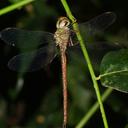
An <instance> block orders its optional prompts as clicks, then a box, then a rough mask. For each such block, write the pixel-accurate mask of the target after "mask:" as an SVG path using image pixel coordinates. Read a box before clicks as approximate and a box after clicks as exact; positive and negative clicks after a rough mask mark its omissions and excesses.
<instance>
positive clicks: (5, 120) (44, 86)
mask: <svg viewBox="0 0 128 128" xmlns="http://www.w3.org/2000/svg"><path fill="white" fill-rule="evenodd" d="M14 2H15V1H14V0H10V1H9V0H8V1H7V0H6V1H5V0H1V1H0V8H1V9H2V8H4V7H6V6H8V5H10V4H11V3H12V4H13V3H14ZM67 2H68V3H69V5H70V8H71V10H72V12H73V14H74V16H75V17H76V19H77V21H78V22H85V21H87V20H89V19H91V18H93V17H95V16H97V15H99V14H101V13H103V12H106V11H112V12H115V14H116V15H117V19H116V21H115V23H114V24H113V25H112V26H110V28H109V29H107V30H106V33H108V34H109V35H110V37H111V41H112V42H113V44H114V42H115V40H116V41H117V42H118V45H119V47H120V46H123V47H126V48H127V46H128V42H127V35H128V7H127V6H128V1H127V0H122V1H121V0H102V1H101V0H86V1H85V0H79V1H78V0H73V1H71V0H67ZM60 16H66V14H65V11H64V8H63V6H62V4H61V2H60V1H59V0H54V1H52V0H51V1H50V0H36V1H35V2H33V3H31V4H28V5H26V6H25V7H23V8H21V9H17V10H14V11H12V12H9V13H7V14H5V15H2V16H0V30H2V29H4V28H7V27H18V28H24V29H29V30H44V31H48V32H52V33H54V32H55V30H56V26H55V25H56V21H57V19H58V17H60ZM97 47H98V48H100V46H97ZM97 47H94V48H92V49H88V51H89V54H90V56H91V57H92V58H91V59H92V62H93V66H94V69H95V71H96V73H97V74H99V65H100V61H101V59H102V57H103V56H104V54H105V53H106V52H108V51H110V50H112V49H114V48H115V47H114V46H113V47H110V46H108V45H105V44H103V45H102V48H103V49H100V50H99V49H98V51H97V49H96V48H97ZM104 49H105V50H104ZM17 53H18V52H17V50H16V48H13V47H11V46H7V45H6V44H5V43H4V42H3V41H2V40H0V127H1V128H11V127H14V126H21V127H31V128H40V127H42V128H58V127H61V124H62V120H63V117H62V115H63V113H62V112H63V109H62V108H63V107H62V98H63V97H62V82H61V63H60V57H59V56H58V57H56V58H55V59H54V60H53V62H52V63H51V64H49V65H48V66H46V67H45V68H43V69H41V70H39V71H36V72H31V73H25V74H20V73H18V72H14V71H11V70H9V69H8V67H7V62H8V60H9V59H10V58H11V57H13V56H14V55H16V54H17ZM67 54H68V86H69V128H74V127H75V126H76V124H77V123H78V122H79V121H80V120H81V118H82V117H83V116H84V115H85V114H86V112H87V111H88V110H89V108H90V107H91V106H92V105H93V103H95V102H96V96H95V92H94V88H93V85H92V82H91V78H90V75H89V72H88V69H87V66H86V63H85V61H84V60H83V56H82V54H81V52H80V49H79V48H78V47H76V49H75V48H72V51H70V50H69V52H68V53H67ZM22 75H23V76H22ZM19 76H22V78H21V80H22V81H23V84H22V83H21V86H20V84H19V83H17V79H18V78H19ZM99 84H100V83H99ZM100 89H101V92H103V91H104V90H105V89H106V88H104V87H102V86H100ZM127 101H128V95H127V94H125V93H122V92H118V91H113V92H112V94H111V95H110V96H109V97H108V99H107V100H106V102H105V103H104V107H105V110H106V115H107V118H108V122H109V126H110V128H127V127H128V104H127ZM85 127H87V128H102V127H103V122H102V118H101V113H100V111H99V110H98V111H97V112H96V113H95V114H94V115H93V116H92V118H91V119H90V120H89V121H88V123H87V124H86V126H85Z"/></svg>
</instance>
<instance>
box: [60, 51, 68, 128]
mask: <svg viewBox="0 0 128 128" xmlns="http://www.w3.org/2000/svg"><path fill="white" fill-rule="evenodd" d="M61 64H62V81H63V111H64V113H63V114H64V119H63V128H66V127H67V118H68V112H67V111H68V93H67V71H66V70H67V66H66V64H67V63H66V54H65V51H62V52H61Z"/></svg>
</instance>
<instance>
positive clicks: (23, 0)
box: [0, 0, 34, 16]
mask: <svg viewBox="0 0 128 128" xmlns="http://www.w3.org/2000/svg"><path fill="white" fill-rule="evenodd" d="M33 1H34V0H21V2H17V3H15V4H13V5H10V6H8V7H5V8H3V9H1V10H0V16H1V15H4V14H6V13H8V12H10V11H13V10H15V9H17V8H20V7H22V6H24V5H26V4H28V3H30V2H33Z"/></svg>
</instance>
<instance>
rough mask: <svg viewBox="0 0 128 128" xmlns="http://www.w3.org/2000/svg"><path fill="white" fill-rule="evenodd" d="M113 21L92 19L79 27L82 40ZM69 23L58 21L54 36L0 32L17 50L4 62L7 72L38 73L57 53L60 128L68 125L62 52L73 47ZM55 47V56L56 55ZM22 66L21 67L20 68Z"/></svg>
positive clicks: (12, 30)
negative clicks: (61, 106) (59, 86)
mask: <svg viewBox="0 0 128 128" xmlns="http://www.w3.org/2000/svg"><path fill="white" fill-rule="evenodd" d="M115 19H116V15H115V14H114V13H113V12H105V13H103V14H101V15H99V16H97V17H94V18H93V19H91V20H89V21H87V22H84V23H81V24H79V29H80V32H81V34H82V36H83V38H84V40H86V42H87V41H88V38H89V37H90V36H93V35H95V34H96V33H97V32H103V31H104V30H105V29H106V28H108V27H109V26H110V25H111V24H112V23H113V22H114V21H115ZM71 26H72V23H71V22H70V20H69V19H68V18H67V17H60V18H59V19H58V21H57V23H56V28H57V29H56V32H55V33H54V34H53V33H50V32H46V31H29V30H23V29H19V28H6V29H4V30H2V31H1V32H0V38H1V39H2V40H3V41H4V42H5V43H6V44H8V45H11V46H13V47H17V48H19V49H20V50H21V53H20V54H18V55H16V56H14V57H12V58H11V59H10V60H9V62H8V67H9V69H11V70H13V71H19V72H31V71H36V70H39V69H41V68H42V67H44V66H46V65H47V64H49V63H51V62H52V60H53V59H54V58H55V57H56V56H57V55H58V53H60V56H61V67H62V83H63V128H66V127H67V122H68V105H67V104H68V93H67V68H66V67H67V62H66V51H67V49H68V48H69V47H72V46H74V40H73V36H74V34H73V33H75V32H74V31H73V30H72V28H71ZM58 47H59V52H58ZM22 65H25V66H22Z"/></svg>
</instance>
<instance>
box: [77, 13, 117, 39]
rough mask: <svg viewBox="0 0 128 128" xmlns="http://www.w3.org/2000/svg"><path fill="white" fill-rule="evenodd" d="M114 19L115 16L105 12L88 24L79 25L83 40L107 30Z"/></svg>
mask: <svg viewBox="0 0 128 128" xmlns="http://www.w3.org/2000/svg"><path fill="white" fill-rule="evenodd" d="M115 19H116V15H115V13H113V12H105V13H103V14H101V15H99V16H97V17H95V18H93V19H91V20H90V21H88V22H85V23H82V24H79V28H80V32H81V34H82V36H83V38H85V40H88V38H89V37H92V36H93V35H95V34H97V33H101V32H103V31H104V30H105V29H106V28H108V27H109V26H110V25H111V24H112V23H113V22H114V21H115Z"/></svg>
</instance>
